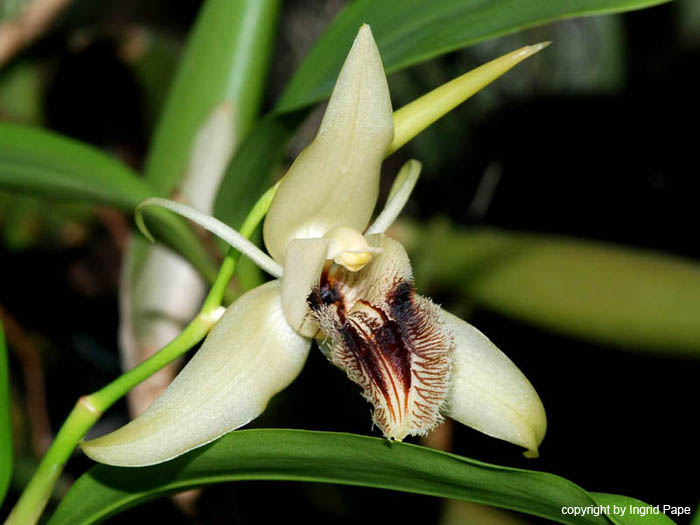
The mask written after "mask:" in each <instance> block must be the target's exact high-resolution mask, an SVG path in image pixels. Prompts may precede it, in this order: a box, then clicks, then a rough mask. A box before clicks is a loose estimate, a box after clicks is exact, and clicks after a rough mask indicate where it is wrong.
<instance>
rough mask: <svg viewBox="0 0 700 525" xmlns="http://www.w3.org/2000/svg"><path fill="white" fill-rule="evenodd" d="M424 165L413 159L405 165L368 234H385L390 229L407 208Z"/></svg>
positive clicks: (368, 229)
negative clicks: (405, 207)
mask: <svg viewBox="0 0 700 525" xmlns="http://www.w3.org/2000/svg"><path fill="white" fill-rule="evenodd" d="M422 167H423V165H422V164H421V163H420V162H418V161H417V160H414V159H411V160H409V161H408V162H407V163H406V164H404V165H403V166H402V168H401V170H400V171H399V174H398V175H397V176H396V180H395V181H394V184H392V186H391V191H390V192H389V197H388V198H387V201H386V204H385V205H384V209H383V210H382V212H381V213H380V214H379V215H378V216H377V218H376V219H374V222H373V223H372V225H371V226H370V227H369V228H367V233H369V234H371V233H384V232H385V231H387V230H388V229H389V226H391V225H392V224H393V223H394V221H395V220H396V217H398V216H399V214H400V213H401V210H403V207H404V206H406V202H408V198H409V197H410V196H411V192H412V191H413V188H414V187H415V186H416V182H418V176H419V175H420V170H421V168H422Z"/></svg>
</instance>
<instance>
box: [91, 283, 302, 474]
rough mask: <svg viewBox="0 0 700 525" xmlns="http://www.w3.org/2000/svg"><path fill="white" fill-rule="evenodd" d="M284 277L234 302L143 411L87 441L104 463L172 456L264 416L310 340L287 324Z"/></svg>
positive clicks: (133, 462)
mask: <svg viewBox="0 0 700 525" xmlns="http://www.w3.org/2000/svg"><path fill="white" fill-rule="evenodd" d="M280 291H281V283H280V282H279V281H271V282H269V283H267V284H264V285H262V286H259V287H258V288H255V289H254V290H252V291H250V292H248V293H246V294H245V295H243V296H242V297H241V298H240V299H238V300H237V301H236V302H235V303H233V304H232V305H231V306H230V307H229V308H228V310H227V311H226V313H225V314H224V316H223V317H222V318H221V319H220V320H219V322H218V323H217V324H216V326H215V327H214V328H213V329H212V331H211V332H210V334H209V336H208V337H207V338H206V340H205V341H204V343H203V344H202V347H201V348H200V350H199V351H198V352H197V353H196V354H195V356H194V357H193V358H192V359H191V361H190V362H189V363H188V364H187V366H186V367H185V368H184V369H183V370H182V372H180V374H179V375H178V376H177V377H176V378H175V380H174V381H173V382H172V383H171V385H170V386H169V387H168V389H167V390H166V391H165V392H164V393H163V395H162V396H161V397H160V398H158V399H157V400H156V402H155V403H153V405H151V407H150V408H149V409H148V410H147V411H146V412H145V413H144V414H142V415H141V416H140V417H138V418H137V419H135V420H134V421H132V422H131V423H129V424H127V425H125V426H123V427H122V428H120V429H118V430H116V431H114V432H112V433H111V434H108V435H106V436H103V437H100V438H97V439H93V440H91V441H86V442H84V443H82V445H81V447H82V449H83V451H84V452H85V453H86V454H87V455H88V456H90V457H91V458H92V459H94V460H96V461H99V462H100V463H107V464H110V465H119V466H145V465H153V464H156V463H161V462H163V461H167V460H168V459H171V458H174V457H176V456H179V455H180V454H183V453H185V452H187V451H188V450H191V449H193V448H196V447H199V446H201V445H204V444H206V443H209V442H210V441H213V440H214V439H216V438H218V437H219V436H221V435H223V434H225V433H227V432H229V431H231V430H234V429H236V428H239V427H241V426H243V425H245V424H246V423H248V422H250V421H251V420H252V419H254V418H256V417H257V416H258V415H260V414H261V413H262V412H263V410H265V407H266V405H267V403H268V401H269V400H270V398H271V397H272V396H273V395H275V394H276V393H277V392H279V391H280V390H282V389H284V388H285V387H286V386H287V385H289V383H291V382H292V381H293V380H294V378H296V376H297V375H298V374H299V372H300V371H301V369H302V367H303V365H304V362H305V361H306V357H307V355H308V352H309V347H310V345H311V340H310V339H308V338H306V337H303V336H301V335H299V334H297V333H296V332H295V331H294V330H293V329H292V328H291V327H290V326H289V324H288V323H287V321H286V319H285V317H284V313H283V312H282V304H281V301H280Z"/></svg>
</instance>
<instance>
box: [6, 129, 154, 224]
mask: <svg viewBox="0 0 700 525" xmlns="http://www.w3.org/2000/svg"><path fill="white" fill-rule="evenodd" d="M0 186H2V187H5V188H7V189H10V190H14V191H22V192H25V193H31V194H34V195H36V194H40V195H45V196H48V197H51V198H67V199H73V200H81V201H84V202H92V203H97V204H108V205H111V206H116V207H117V208H120V209H122V210H126V211H130V210H132V209H133V208H135V207H136V205H137V204H138V203H139V202H140V201H141V200H143V199H145V198H147V197H149V196H151V195H152V194H153V191H152V190H151V189H150V188H149V186H148V184H146V183H145V182H144V181H143V180H142V179H141V178H139V176H138V175H136V173H135V172H133V171H132V170H131V169H129V168H128V167H126V166H125V165H123V164H121V163H120V162H118V161H116V160H114V159H112V158H110V157H109V156H107V155H105V154H104V153H102V152H101V151H99V150H97V149H94V148H92V147H91V146H88V145H87V144H83V143H81V142H78V141H75V140H72V139H69V138H67V137H63V136H61V135H57V134H55V133H52V132H49V131H44V130H41V129H38V128H33V127H29V126H22V125H19V124H9V123H0Z"/></svg>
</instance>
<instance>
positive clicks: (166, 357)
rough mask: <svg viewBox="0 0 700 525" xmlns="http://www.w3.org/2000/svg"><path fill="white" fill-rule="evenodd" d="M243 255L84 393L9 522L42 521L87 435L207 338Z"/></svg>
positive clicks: (253, 224) (232, 256) (253, 220)
mask: <svg viewBox="0 0 700 525" xmlns="http://www.w3.org/2000/svg"><path fill="white" fill-rule="evenodd" d="M276 190H277V186H273V187H272V188H270V189H269V190H267V191H266V192H265V193H264V194H263V196H262V197H260V199H259V200H258V202H257V203H256V204H255V206H254V207H253V209H252V210H251V212H250V214H249V215H248V217H247V218H246V220H245V221H244V223H243V226H242V227H241V229H240V234H241V235H242V236H243V237H245V238H249V237H250V236H251V235H252V234H253V232H255V229H256V228H257V226H258V225H259V224H260V222H261V221H262V219H263V217H264V216H265V214H266V213H267V209H268V208H269V207H270V203H271V202H272V197H273V196H274V194H275V191H276ZM239 259H240V253H239V252H238V251H236V250H234V249H233V248H232V249H230V250H229V252H228V253H227V254H226V257H225V258H224V260H223V262H222V264H221V267H220V269H219V273H218V275H217V277H216V280H215V281H214V284H213V285H212V287H211V290H210V291H209V294H208V295H207V298H206V299H205V300H204V304H203V305H202V308H201V310H200V312H199V314H197V316H196V317H195V318H194V319H193V320H192V321H191V322H190V323H189V324H188V325H187V326H186V327H185V328H184V330H183V331H182V332H181V333H180V334H179V335H178V336H177V337H176V338H175V339H173V340H172V341H171V342H170V343H168V344H167V345H165V346H164V347H163V348H162V349H161V350H159V351H158V352H156V353H155V354H154V355H153V356H152V357H151V358H149V359H147V360H146V361H144V362H143V363H141V364H140V365H138V366H136V367H135V368H132V369H131V370H129V371H128V372H125V373H124V374H122V375H121V376H119V377H118V378H117V379H115V380H114V381H112V382H111V383H109V384H108V385H106V386H104V387H103V388H101V389H100V390H98V391H97V392H94V393H92V394H89V395H86V396H83V397H81V398H80V399H79V400H78V402H77V403H76V404H75V406H74V407H73V410H71V412H70V414H69V415H68V417H67V418H66V420H65V421H64V423H63V425H62V426H61V429H60V430H59V431H58V434H56V437H55V439H54V440H53V442H52V443H51V446H50V447H49V450H48V451H47V452H46V455H45V456H44V457H43V459H42V460H41V463H40V464H39V467H38V468H37V471H36V472H35V473H34V476H32V479H31V480H30V481H29V484H28V485H27V486H26V487H25V489H24V491H23V492H22V495H21V496H20V499H19V500H18V501H17V504H16V505H15V507H14V508H13V509H12V512H11V513H10V515H9V516H8V518H7V521H6V522H5V524H6V525H25V524H29V523H36V522H37V521H38V519H39V517H40V516H41V513H42V512H43V510H44V507H45V506H46V503H47V502H48V500H49V498H50V497H51V493H52V492H53V488H54V486H55V485H56V481H57V480H58V478H59V476H60V475H61V472H62V470H63V467H64V465H65V464H66V462H67V461H68V459H69V458H70V456H71V455H72V454H73V452H74V451H75V449H76V447H77V446H78V443H79V442H80V440H81V439H83V437H85V434H87V432H88V431H89V430H90V429H91V428H92V426H93V425H94V424H95V423H96V422H97V420H98V419H99V418H100V417H101V416H102V414H104V412H105V411H106V410H107V409H109V408H110V407H111V406H112V405H113V404H114V403H116V402H117V401H118V400H119V399H121V398H122V397H123V396H124V395H126V394H127V393H128V392H129V390H131V389H132V388H134V387H135V386H136V385H138V384H139V383H140V382H141V381H143V380H144V379H146V378H147V377H149V376H151V375H152V374H154V373H156V372H157V371H158V370H160V369H161V368H163V367H164V366H165V365H167V364H168V363H171V362H172V361H174V360H175V359H177V358H178V357H180V356H181V355H183V354H184V353H185V352H187V351H188V350H190V349H191V348H192V347H193V346H195V345H196V344H198V343H199V342H200V341H202V339H204V337H205V336H206V335H207V333H209V330H211V327H212V326H214V324H216V321H217V320H218V319H219V317H220V316H221V314H222V313H223V308H222V301H223V299H224V294H225V292H226V287H227V286H228V282H229V280H230V279H231V277H232V276H233V273H234V271H235V269H236V264H237V262H238V260H239Z"/></svg>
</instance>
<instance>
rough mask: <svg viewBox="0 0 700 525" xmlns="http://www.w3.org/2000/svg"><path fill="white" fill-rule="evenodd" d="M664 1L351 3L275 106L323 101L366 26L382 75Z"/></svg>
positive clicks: (399, 0) (403, 0)
mask: <svg viewBox="0 0 700 525" xmlns="http://www.w3.org/2000/svg"><path fill="white" fill-rule="evenodd" d="M665 1H668V0H567V1H566V2H563V1H552V0H527V1H526V2H524V1H523V0H489V1H488V2H484V1H483V0H435V1H433V2H426V1H424V0H357V1H356V2H352V3H350V5H348V7H347V8H346V9H345V10H344V11H343V12H342V13H341V14H340V15H339V16H338V17H337V18H336V19H335V20H334V21H333V23H332V24H331V25H330V26H329V28H328V30H327V31H326V32H325V33H324V35H323V36H322V37H321V39H320V40H319V41H318V42H317V43H316V45H315V46H314V47H313V49H312V50H311V52H310V53H309V54H308V55H307V56H306V59H305V60H304V62H303V64H302V65H301V67H300V68H299V69H298V70H297V72H296V74H295V75H294V77H293V78H292V80H291V81H290V83H289V84H288V85H287V89H286V90H285V92H284V95H283V97H282V99H281V100H280V102H279V103H278V105H277V110H278V111H289V110H292V109H298V108H300V107H303V106H306V105H308V104H312V103H314V102H318V101H319V100H322V99H323V98H324V97H326V96H328V94H330V92H331V89H332V88H333V83H334V81H335V77H336V76H337V73H338V71H339V70H340V66H341V64H342V62H343V59H344V56H345V55H344V51H343V50H346V49H348V48H349V47H350V43H351V42H352V40H353V38H354V36H355V33H357V28H358V27H360V25H361V24H363V23H367V24H369V25H370V26H372V33H373V34H374V38H375V40H376V41H377V46H378V47H379V51H380V52H381V54H382V61H383V62H384V68H385V69H386V71H387V73H392V72H394V71H398V70H400V69H403V68H405V67H408V66H410V65H413V64H417V63H419V62H423V61H425V60H428V59H430V58H433V57H436V56H439V55H442V54H444V53H447V52H449V51H453V50H455V49H459V48H460V47H464V46H467V45H471V44H474V43H476V42H479V41H482V40H487V39H489V38H494V37H497V36H501V35H504V34H507V33H512V32H514V31H518V30H521V29H525V28H528V27H533V26H537V25H541V24H544V23H547V22H551V21H554V20H559V19H564V18H571V17H575V16H582V15H593V14H607V13H614V12H619V11H629V10H633V9H640V8H643V7H649V6H652V5H655V4H660V3H663V2H665Z"/></svg>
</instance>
